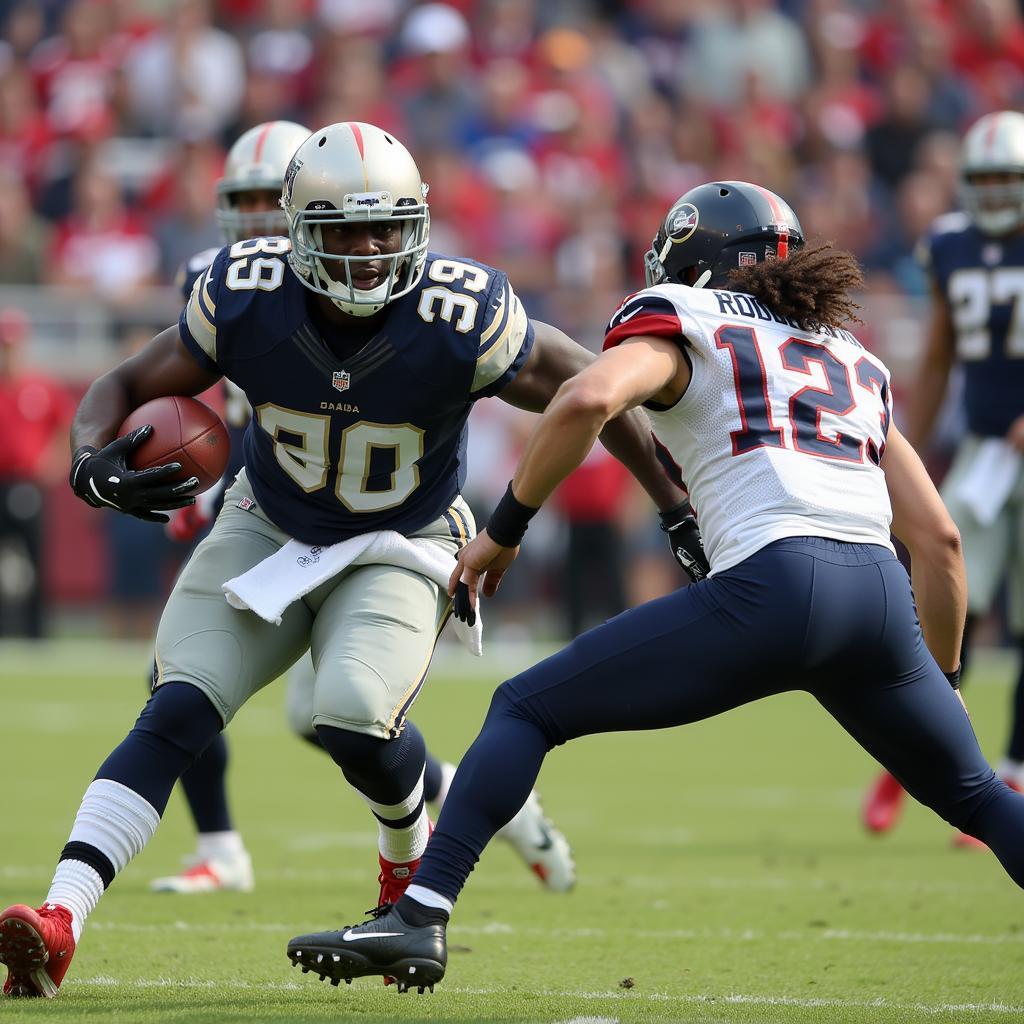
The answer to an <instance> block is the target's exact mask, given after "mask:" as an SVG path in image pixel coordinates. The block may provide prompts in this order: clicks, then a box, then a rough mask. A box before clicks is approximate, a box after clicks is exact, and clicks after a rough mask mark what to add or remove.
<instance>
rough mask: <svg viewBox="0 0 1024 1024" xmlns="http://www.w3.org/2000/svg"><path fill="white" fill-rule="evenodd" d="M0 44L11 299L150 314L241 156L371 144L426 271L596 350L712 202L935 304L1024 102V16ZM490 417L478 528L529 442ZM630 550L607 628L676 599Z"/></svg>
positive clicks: (839, 2) (632, 4)
mask: <svg viewBox="0 0 1024 1024" xmlns="http://www.w3.org/2000/svg"><path fill="white" fill-rule="evenodd" d="M0 26H2V34H0V288H2V286H4V285H20V286H29V285H45V286H59V287H60V288H61V289H63V290H64V292H63V294H65V295H67V294H72V295H75V294H78V295H81V296H82V297H83V299H86V298H87V299H88V300H89V301H95V300H96V299H97V298H99V299H101V300H102V301H103V302H104V303H105V304H106V305H107V306H109V307H110V308H112V309H114V310H115V311H116V310H117V309H118V308H119V307H127V306H137V305H138V303H139V302H140V297H142V299H141V301H144V297H145V296H146V295H147V294H148V292H147V289H149V288H151V287H152V286H154V285H159V284H164V285H166V284H169V283H170V282H171V281H172V280H173V277H174V274H175V271H176V270H177V268H178V266H179V265H180V264H181V263H182V261H183V260H185V259H186V258H187V257H188V256H190V255H192V254H193V253H195V252H197V251H198V250H201V249H204V248H206V247H208V246H212V245H217V244H219V243H220V239H219V236H218V232H217V228H216V226H215V224H214V217H213V212H214V208H215V190H214V184H215V182H216V180H217V178H218V176H219V174H220V170H221V165H222V161H223V157H224V153H225V151H226V148H227V147H228V146H229V145H230V144H231V142H232V141H233V140H234V139H235V138H236V137H237V136H238V135H239V134H240V133H241V132H242V131H244V130H245V129H246V128H248V127H250V126H252V125H254V124H257V123H259V122H262V121H266V120H269V119H275V118H286V119H289V120H295V121H299V122H302V123H305V124H308V125H310V126H311V127H316V126H319V125H323V124H327V123H331V122H335V121H342V120H360V121H370V122H373V123H375V124H378V125H381V126H382V127H385V128H387V129H389V130H391V131H392V132H394V133H395V134H396V135H397V136H399V137H400V138H401V139H402V140H403V141H405V142H406V143H407V144H408V145H409V147H410V149H412V151H413V153H414V155H415V156H416V158H417V160H418V162H419V165H420V169H421V172H422V175H423V177H424V179H425V180H426V181H428V182H429V183H430V195H429V200H430V205H431V212H432V228H431V236H432V247H433V248H435V249H439V250H442V251H445V252H447V253H450V254H452V255H457V254H467V255H472V256H473V257H474V258H477V259H479V260H482V261H484V262H488V263H492V264H495V265H497V266H500V267H502V268H503V269H505V270H507V271H508V272H509V274H510V277H511V278H512V281H513V283H514V284H515V287H516V289H517V291H518V292H519V294H520V295H521V296H522V298H523V300H524V303H525V305H526V308H527V310H528V311H529V312H530V314H531V315H532V316H534V317H536V318H539V319H542V320H549V321H551V322H553V323H555V324H557V325H558V326H560V327H561V328H562V329H564V330H565V331H566V332H567V333H569V334H570V335H572V336H573V337H575V338H576V339H577V340H579V341H580V342H582V343H583V344H586V345H588V346H589V347H591V348H595V349H596V348H597V347H599V345H600V341H601V337H602V333H603V325H604V322H605V320H606V318H607V316H608V315H609V312H610V311H611V310H612V309H613V308H614V306H615V305H616V304H617V303H618V301H619V300H620V299H621V297H622V296H623V295H625V294H626V293H628V292H629V291H632V290H634V289H635V288H636V287H637V286H638V284H639V283H640V282H641V281H642V256H643V252H644V250H645V249H646V248H647V246H648V245H649V243H650V239H651V236H652V234H653V232H654V230H655V228H656V226H657V223H658V221H659V219H660V217H661V215H662V214H663V212H664V210H665V209H666V207H667V206H668V204H669V203H670V202H671V201H672V200H673V199H675V198H676V197H677V196H678V195H679V194H680V193H682V192H683V191H685V190H686V189H688V188H689V187H691V186H692V185H695V184H698V183H700V182H702V181H706V180H708V179H713V178H725V179H729V178H740V179H747V180H754V181H757V182H759V183H761V184H763V185H765V186H767V187H769V188H771V189H773V190H775V191H777V192H779V193H781V194H782V195H783V196H785V197H786V198H787V199H789V200H790V201H791V203H792V204H793V205H794V206H795V207H796V209H797V210H798V213H799V215H800V217H801V220H802V222H803V226H804V229H805V232H806V233H807V235H808V236H809V237H810V238H811V239H812V240H833V241H835V242H836V243H837V244H840V245H842V246H843V247H846V248H849V249H852V250H853V251H854V252H855V253H856V254H857V255H858V256H859V257H860V259H861V260H862V262H863V264H864V267H865V270H866V272H867V279H868V289H867V291H868V293H869V294H870V295H871V296H872V297H878V296H885V295H901V296H902V295H910V296H921V295H923V294H924V293H925V291H926V290H927V282H926V279H925V277H924V275H923V273H922V271H921V269H920V268H919V267H918V265H917V263H916V262H915V260H914V257H913V250H914V246H915V243H916V241H917V239H918V238H919V237H920V236H921V234H922V233H923V231H924V230H925V229H926V228H927V226H928V225H929V223H930V222H931V221H932V219H933V218H935V217H936V216H937V215H939V214H941V213H943V212H945V211H946V210H949V209H951V208H953V207H954V206H955V205H956V181H957V165H958V155H959V136H960V135H961V133H962V132H963V130H964V129H965V128H966V127H967V126H968V125H969V124H970V123H971V122H972V121H973V120H974V119H975V118H976V117H978V116H980V115H981V114H983V113H985V112H988V111H990V110H995V109H1003V108H1015V107H1020V106H1021V101H1022V99H1024V20H1022V13H1021V9H1020V4H1019V3H1018V2H1017V0H618V2H616V0H448V2H446V3H412V2H408V0H219V2H214V0H0ZM4 294H8V292H7V291H5V292H4ZM873 320H874V321H875V322H874V323H872V324H869V325H868V326H867V329H866V331H865V340H866V341H867V342H868V343H869V344H870V343H871V340H872V339H871V330H872V328H874V329H876V330H877V320H878V318H873ZM151 326H152V327H153V328H159V327H162V326H165V322H164V321H159V322H157V323H154V324H152V325H151ZM133 330H134V328H133ZM110 340H111V342H112V344H111V352H110V359H111V361H112V360H113V359H114V357H115V347H114V344H113V343H114V342H115V341H119V340H123V339H115V338H113V337H112V338H111V339H110ZM49 369H50V370H52V371H54V372H56V373H58V374H59V373H60V371H61V367H60V366H51V367H49ZM95 369H96V370H97V371H98V370H100V369H102V367H96V368H95ZM475 415H476V414H475ZM477 419H478V421H479V422H477V423H476V426H477V427H478V428H479V429H478V431H477V433H478V437H477V440H476V441H475V449H476V450H477V451H478V452H482V453H483V457H482V458H479V459H477V462H476V465H477V466H487V467H491V469H492V472H491V473H490V475H480V474H479V473H478V474H475V475H471V480H472V481H473V484H474V492H475V496H476V497H478V498H479V499H480V501H481V503H482V504H483V505H484V506H485V507H486V506H487V504H488V503H489V502H490V501H491V500H493V498H494V496H495V495H496V494H499V493H500V492H501V490H502V489H503V487H504V484H505V481H506V480H507V478H508V468H509V467H510V466H511V465H512V457H513V454H514V452H513V450H512V448H511V447H510V443H509V439H510V438H511V437H518V436H521V433H522V430H523V429H524V425H523V424H522V423H520V422H517V421H509V420H507V419H506V417H505V414H504V410H503V408H499V403H487V404H486V408H483V409H481V411H480V414H479V415H477ZM525 426H526V427H527V428H528V426H529V424H528V422H527V423H526V424H525ZM595 460H597V461H598V462H600V460H601V457H600V455H597V456H595ZM588 472H593V473H595V474H597V476H595V477H594V479H595V480H596V481H597V482H596V483H593V484H588V485H586V486H583V487H580V488H578V489H579V490H580V492H581V494H582V499H581V496H580V494H576V495H572V494H570V495H569V496H568V497H566V499H565V500H564V501H563V503H562V509H563V513H564V515H565V516H566V517H567V519H568V520H569V521H571V522H574V523H577V524H578V523H582V524H584V525H586V526H588V527H589V526H592V525H594V523H604V524H605V525H606V527H607V528H608V530H609V531H610V534H609V535H610V536H611V535H614V536H616V537H619V536H621V534H622V531H621V529H620V525H621V524H622V523H634V524H635V523H636V522H637V521H638V519H639V521H640V522H642V523H646V517H645V516H642V515H641V516H639V517H638V516H637V515H636V514H635V510H636V507H637V505H636V502H635V500H634V497H633V496H632V495H631V494H630V492H629V489H628V486H627V484H626V482H625V481H624V480H622V479H621V476H620V475H619V474H618V471H617V469H614V468H613V469H607V468H602V467H601V466H599V465H598V466H591V467H589V469H588ZM3 473H4V467H3V465H2V461H0V478H2V476H3ZM601 474H604V476H603V477H602V476H601ZM613 475H614V481H613V483H612V484H609V483H608V481H609V480H612V476H613ZM605 478H607V479H605ZM588 495H594V496H596V497H595V498H594V500H593V501H588V500H586V499H587V496H588ZM86 511H87V510H86ZM552 529H553V533H556V532H557V527H553V528H552ZM634 532H636V531H635V530H634ZM654 539H656V538H654ZM553 543H554V542H553ZM602 543H605V542H604V541H601V542H597V545H596V550H600V547H601V544H602ZM629 543H630V544H632V545H633V547H632V548H631V555H630V557H629V558H628V559H626V561H627V562H628V564H629V565H631V566H634V567H636V568H634V570H633V571H632V572H631V573H630V574H629V578H628V579H626V580H625V581H624V582H623V583H622V584H621V585H619V586H618V589H616V588H615V587H612V588H609V589H607V593H608V594H610V595H611V596H610V597H609V598H608V600H607V602H606V603H607V604H608V607H607V608H598V609H597V611H596V612H595V613H594V614H596V615H597V616H599V617H602V616H603V615H605V614H607V612H608V611H609V610H615V609H614V608H613V607H611V606H612V605H614V604H616V603H621V602H622V601H623V600H630V601H632V600H638V599H643V598H645V597H647V596H649V595H650V593H651V592H652V589H653V590H655V591H656V590H657V589H659V588H663V587H665V586H667V585H671V584H672V583H674V582H677V581H676V580H675V579H674V577H673V576H672V573H673V571H674V567H673V566H671V565H669V564H666V565H665V566H664V568H663V571H662V570H661V569H650V570H649V566H650V564H651V563H650V559H651V558H653V557H654V545H653V539H652V538H651V537H650V536H649V535H648V533H647V532H645V530H641V531H639V535H638V536H635V537H633V538H632V539H631V540H630V541H629ZM577 547H578V548H579V549H580V550H586V551H588V552H590V554H588V555H587V556H586V558H587V560H593V558H594V555H593V551H594V550H595V542H594V540H593V538H590V539H589V540H588V541H587V542H586V543H583V542H580V544H578V545H577ZM661 555H662V552H660V548H659V550H658V555H657V557H658V558H660V557H661ZM621 560H622V559H621V558H620V561H621ZM666 560H667V556H666ZM613 564H615V559H614V558H612V559H610V561H609V571H611V569H610V567H611V566H612V565H613ZM651 573H653V576H652V575H651ZM523 575H525V574H523ZM541 575H543V574H541ZM510 583H511V580H510ZM522 585H523V586H526V585H527V584H526V583H524V584H522ZM510 589H511V588H510ZM570 589H572V588H570ZM578 589H579V591H580V595H581V596H580V600H581V601H582V599H583V598H584V597H587V596H588V595H589V596H593V595H594V594H595V593H598V594H600V593H601V592H602V591H601V588H596V590H595V588H594V587H593V586H580V587H578ZM587 614H589V613H586V614H585V613H584V612H583V611H580V610H579V609H577V610H576V611H574V612H573V613H572V616H573V617H572V619H571V621H572V624H573V626H574V628H575V627H578V626H579V625H580V624H582V623H584V622H585V621H586V620H587Z"/></svg>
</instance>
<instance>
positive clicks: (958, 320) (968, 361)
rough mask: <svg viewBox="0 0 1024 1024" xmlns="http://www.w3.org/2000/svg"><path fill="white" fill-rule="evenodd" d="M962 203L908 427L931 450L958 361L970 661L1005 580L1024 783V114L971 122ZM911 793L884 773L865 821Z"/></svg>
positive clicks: (966, 838) (952, 479) (940, 259)
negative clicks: (981, 623)
mask: <svg viewBox="0 0 1024 1024" xmlns="http://www.w3.org/2000/svg"><path fill="white" fill-rule="evenodd" d="M961 202H962V205H963V210H964V212H962V213H951V214H947V215H945V216H944V217H940V218H939V219H938V220H937V221H936V222H935V224H934V226H933V227H932V230H931V232H930V233H929V234H928V235H927V236H926V237H925V238H924V239H923V240H922V242H921V245H920V247H919V253H920V257H921V260H922V263H923V264H924V266H925V267H926V268H927V270H928V272H929V274H930V276H931V280H932V310H931V319H930V322H929V326H928V333H927V337H926V347H925V354H924V363H923V365H922V368H921V372H920V376H919V378H918V380H917V382H916V385H915V387H914V388H913V390H912V391H911V392H910V395H909V400H908V407H909V409H908V422H907V430H906V434H907V439H908V440H909V441H910V443H911V444H912V445H913V446H914V447H915V448H916V449H917V450H918V451H919V452H923V451H924V450H925V448H926V447H927V445H928V441H929V439H930V437H931V434H932V430H933V428H934V426H935V420H936V417H937V416H938V413H939V409H940V407H941V405H942V402H943V399H944V397H945V395H946V390H947V386H948V383H949V378H950V373H951V371H952V369H953V366H954V364H959V365H960V367H961V368H962V371H963V396H962V399H961V401H962V405H963V410H964V413H965V418H966V426H967V433H966V435H965V437H964V438H963V440H962V441H961V442H960V445H959V447H958V449H957V452H956V457H955V458H954V460H953V464H952V466H951V467H950V470H949V473H948V475H947V476H946V479H945V481H944V483H943V487H942V497H943V500H944V501H945V503H946V505H947V507H948V508H949V511H950V513H951V515H952V516H953V519H954V521H955V522H956V524H957V527H958V528H959V530H960V536H961V537H962V539H963V546H964V561H965V563H966V565H967V626H966V629H965V634H964V655H963V660H964V670H965V671H966V668H967V663H968V654H969V652H970V638H971V633H972V630H973V627H974V626H975V624H976V623H977V621H978V620H979V619H980V618H983V617H984V616H985V615H987V614H988V612H989V611H990V609H991V607H992V603H993V601H994V600H995V597H996V595H997V593H998V592H999V588H1000V587H1001V586H1002V585H1003V584H1004V583H1005V584H1006V597H1007V608H1006V611H1007V619H1008V626H1009V629H1010V632H1011V634H1012V635H1013V637H1014V640H1015V642H1016V645H1017V648H1018V652H1019V654H1020V663H1019V667H1018V676H1017V684H1016V689H1015V693H1014V698H1013V708H1012V712H1011V718H1010V730H1009V735H1008V737H1007V741H1006V747H1005V751H1004V754H1003V758H1002V760H1001V761H1000V762H999V764H998V765H997V766H996V771H997V773H998V774H999V776H1000V778H1002V779H1003V780H1004V781H1005V782H1006V783H1007V785H1009V786H1012V787H1013V788H1014V789H1017V790H1022V789H1024V472H1022V468H1021V467H1022V464H1024V462H1022V459H1021V455H1020V453H1022V452H1024V114H1019V113H1017V112H1015V111H1002V112H1000V113H995V114H988V115H987V116H985V117H983V118H981V119H980V120H979V121H978V122H976V123H975V124H974V125H973V126H972V127H971V129H970V130H969V131H968V132H967V134H966V136H965V137H964V144H963V157H962V165H961ZM997 467H999V470H998V473H997ZM997 476H998V478H999V479H1000V480H1001V484H997V482H996V478H997ZM997 488H998V494H997V493H996V489H997ZM989 499H991V500H989ZM904 795H905V793H904V790H903V787H902V786H901V785H900V783H899V781H898V780H897V779H895V778H893V776H892V775H890V774H889V773H888V772H882V773H881V774H880V775H879V776H878V777H877V778H876V780H875V782H874V783H873V784H872V786H871V788H870V789H869V791H868V793H867V795H866V797H865V800H864V806H863V821H864V825H865V827H866V828H868V829H869V830H870V831H872V832H886V831H888V830H889V829H890V828H892V827H893V825H894V824H895V823H896V821H897V820H898V818H899V813H900V811H901V809H902V807H903V801H904ZM954 842H955V844H956V845H959V846H980V845H981V844H980V843H978V842H977V840H976V839H975V838H974V837H973V836H970V835H967V834H965V833H959V834H957V835H956V836H954Z"/></svg>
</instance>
